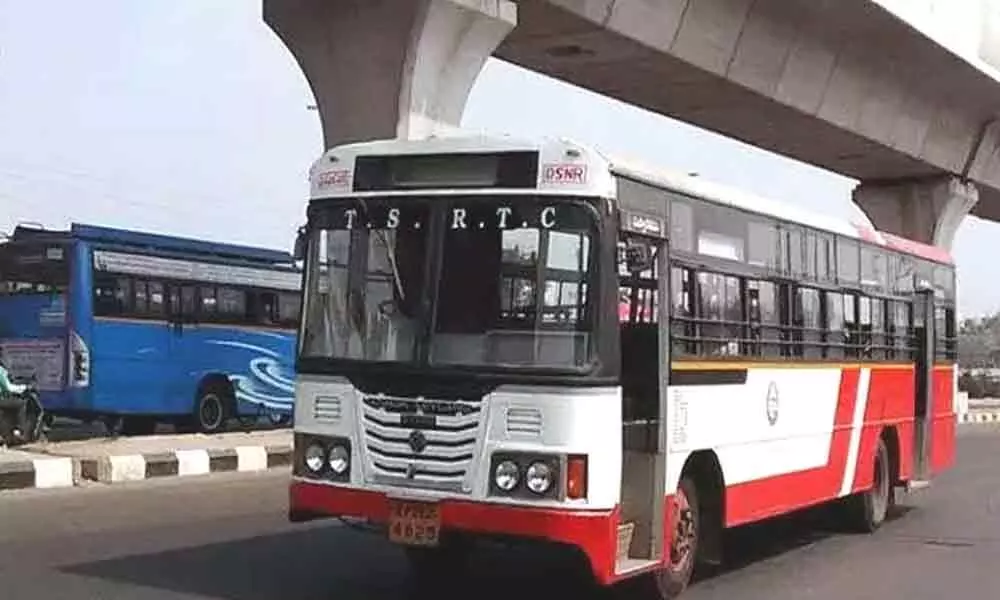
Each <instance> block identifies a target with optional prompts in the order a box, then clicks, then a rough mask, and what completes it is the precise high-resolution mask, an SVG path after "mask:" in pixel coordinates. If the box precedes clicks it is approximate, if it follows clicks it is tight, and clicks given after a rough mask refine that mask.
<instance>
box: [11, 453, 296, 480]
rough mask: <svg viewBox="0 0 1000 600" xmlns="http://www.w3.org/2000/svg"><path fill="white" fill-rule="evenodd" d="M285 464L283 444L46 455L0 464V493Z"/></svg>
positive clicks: (288, 458) (286, 455)
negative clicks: (97, 454) (87, 454)
mask: <svg viewBox="0 0 1000 600" xmlns="http://www.w3.org/2000/svg"><path fill="white" fill-rule="evenodd" d="M291 464H292V446H291V445H289V444H279V445H267V446H237V447H235V448H224V449H215V448H213V449H193V450H172V451H168V452H152V453H144V454H114V455H110V456H100V457H82V458H73V457H69V456H51V455H50V456H44V457H40V458H31V459H25V460H23V461H22V460H19V461H14V462H2V463H0V491H4V490H19V489H26V488H55V487H73V486H75V485H78V484H79V483H81V482H83V481H95V482H99V483H122V482H126V481H142V480H145V479H152V478H161V477H187V476H190V475H207V474H209V473H220V472H227V471H228V472H234V471H241V472H251V471H266V470H268V469H275V468H283V467H289V466H291Z"/></svg>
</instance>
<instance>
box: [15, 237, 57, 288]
mask: <svg viewBox="0 0 1000 600" xmlns="http://www.w3.org/2000/svg"><path fill="white" fill-rule="evenodd" d="M68 255H69V252H68V248H67V247H66V246H65V245H63V244H56V243H43V242H36V241H31V242H22V241H14V242H7V243H3V244H0V295H7V294H47V293H52V292H64V291H66V289H67V288H68V287H69V256H68Z"/></svg>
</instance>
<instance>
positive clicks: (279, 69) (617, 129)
mask: <svg viewBox="0 0 1000 600" xmlns="http://www.w3.org/2000/svg"><path fill="white" fill-rule="evenodd" d="M313 103H314V100H313V96H312V93H311V91H310V90H309V87H308V84H307V83H306V80H305V77H304V75H303V74H302V72H301V71H300V70H299V68H298V66H297V65H296V63H295V61H294V59H293V58H292V56H291V54H290V53H289V51H288V50H287V49H286V48H285V46H284V45H283V44H282V42H281V41H280V40H279V39H278V38H277V36H276V35H275V34H274V33H273V32H272V31H271V30H270V29H269V28H268V27H267V26H266V25H265V24H264V22H263V19H262V17H261V0H225V1H222V0H217V1H206V0H143V1H142V2H138V1H135V0H102V1H101V2H78V1H75V0H61V1H58V0H30V1H29V0H0V231H4V232H6V231H10V229H12V228H13V227H14V225H16V224H17V223H19V222H34V223H40V224H42V225H44V226H46V227H50V228H59V227H65V226H66V225H67V224H69V223H71V222H83V223H91V224H100V225H108V226H116V227H126V228H133V229H140V230H147V231H155V232H162V233H167V234H174V235H184V236H194V237H198V238H202V239H211V240H217V241H229V242H236V243H247V244H254V245H263V246H270V247H277V248H282V249H286V248H290V246H291V243H292V239H293V237H294V232H295V229H296V227H297V226H298V225H299V224H301V222H302V221H303V220H304V215H305V206H306V204H305V203H306V198H307V194H308V191H309V190H308V182H307V179H306V177H307V173H308V169H309V166H310V165H311V164H312V162H313V161H314V160H315V159H316V158H318V156H319V155H320V153H321V152H322V150H323V148H322V145H323V144H322V135H321V131H320V124H319V116H318V113H316V112H315V111H312V110H309V109H308V107H309V105H311V104H313ZM462 125H463V126H464V127H468V128H471V129H476V130H486V131H496V132H507V133H512V134H520V135H558V136H565V137H570V138H573V139H576V140H578V141H580V142H584V143H589V144H593V145H595V146H596V147H598V148H600V149H602V150H606V151H608V152H610V153H612V154H616V155H626V156H635V157H637V158H639V159H641V160H642V161H643V162H649V163H654V164H662V165H663V166H664V167H667V168H671V169H679V170H685V171H689V172H697V173H699V174H700V176H702V177H705V178H708V179H713V180H716V181H719V182H721V183H724V184H728V185H734V186H737V187H740V188H743V189H747V190H749V191H751V192H753V193H756V194H759V195H764V196H770V197H773V198H774V199H776V200H778V201H782V202H786V203H790V204H797V205H801V206H803V207H805V208H808V209H810V210H815V211H820V212H824V213H826V214H830V215H832V216H836V217H840V218H844V219H853V220H862V221H863V220H864V216H863V215H862V214H861V212H860V211H859V210H858V209H857V208H856V207H855V206H854V205H853V204H852V203H851V200H850V193H851V189H852V188H853V187H854V185H855V184H856V182H855V181H853V180H850V179H847V178H844V177H841V176H839V175H836V174H834V173H830V172H828V171H824V170H821V169H818V168H814V167H811V166H808V165H805V164H802V163H799V162H796V161H793V160H790V159H787V158H784V157H780V156H777V155H775V154H771V153H768V152H765V151H762V150H758V149H755V148H753V147H752V146H748V145H746V144H743V143H740V142H737V141H735V140H731V139H728V138H725V137H723V136H720V135H716V134H714V133H711V132H707V131H704V130H701V129H698V128H696V127H693V126H689V125H686V124H684V123H681V122H678V121H674V120H672V119H669V118H667V117H663V116H660V115H657V114H653V113H650V112H647V111H644V110H641V109H638V108H635V107H631V106H628V105H625V104H622V103H620V102H617V101H614V100H611V99H608V98H605V97H602V96H599V95H597V94H594V93H591V92H588V91H586V90H583V89H580V88H576V87H574V86H570V85H568V84H564V83H561V82H558V81H556V80H553V79H550V78H547V77H544V76H542V75H538V74H536V73H532V72H529V71H525V70H523V69H520V68H518V67H515V66H512V65H509V64H507V63H503V62H501V61H497V60H491V61H490V62H489V63H488V64H487V66H486V68H485V69H484V71H483V73H482V74H481V75H480V77H479V79H478V81H477V83H476V85H475V87H474V88H473V90H472V93H471V96H470V99H469V103H468V106H467V109H466V113H465V117H464V120H463V123H462ZM998 233H1000V225H998V224H993V223H989V222H985V221H982V220H979V219H976V218H968V219H966V221H965V222H964V223H963V225H962V227H961V229H960V231H959V233H958V235H957V238H956V241H955V246H954V248H953V253H954V255H955V257H956V261H957V264H958V271H959V303H960V316H963V317H965V316H976V315H979V314H983V313H985V312H991V311H995V310H1000V287H998V286H996V285H995V284H994V282H996V281H1000V261H997V260H996V259H995V257H994V256H992V252H993V251H995V250H991V248H996V243H995V242H994V241H993V240H994V238H995V237H996V236H997V234H998Z"/></svg>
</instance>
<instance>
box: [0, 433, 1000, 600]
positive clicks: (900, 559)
mask: <svg viewBox="0 0 1000 600" xmlns="http://www.w3.org/2000/svg"><path fill="white" fill-rule="evenodd" d="M962 431H963V433H962V437H961V438H960V441H959V461H960V462H959V466H958V467H957V468H956V469H955V470H954V471H952V472H950V473H949V474H948V475H947V476H944V477H941V478H940V479H938V480H937V481H936V482H935V485H934V486H933V487H932V488H931V489H929V490H926V491H923V492H920V493H919V494H918V495H917V496H915V497H911V498H909V499H907V500H906V503H907V505H909V506H910V507H913V508H912V509H911V510H909V511H907V512H906V513H905V514H903V515H902V516H900V517H899V518H897V519H895V520H894V521H892V522H891V523H888V524H887V525H886V526H885V527H884V528H883V529H882V530H881V531H879V532H878V533H877V534H875V535H874V536H857V535H845V534H842V533H837V532H833V531H830V530H829V529H824V528H823V527H822V521H821V519H820V518H819V517H821V515H819V516H816V515H805V516H800V517H796V518H793V519H784V520H780V521H777V522H773V523H769V524H767V525H765V526H756V527H754V528H751V529H747V530H743V531H740V532H737V533H736V534H735V535H734V536H732V540H731V541H732V544H733V545H732V548H733V553H732V557H731V564H730V565H729V566H728V567H727V569H726V570H724V571H723V572H721V573H718V574H714V575H712V576H710V577H708V578H706V579H703V580H701V581H699V582H698V583H696V584H695V585H694V586H693V587H692V588H691V589H690V590H689V592H688V593H687V594H686V595H685V598H686V599H690V600H705V599H710V598H713V599H714V598H719V599H726V600H730V599H732V598H740V600H765V599H766V600H808V599H823V600H840V599H845V600H846V599H851V600H860V599H865V598H873V599H875V598H877V599H878V600H894V599H897V598H898V599H906V600H924V599H926V600H940V599H941V598H955V599H956V600H957V599H964V598H987V597H993V596H994V595H995V593H996V590H998V589H1000V568H997V565H1000V511H998V509H1000V464H998V463H997V462H996V457H997V456H1000V426H995V425H982V426H980V425H976V426H967V427H963V428H962ZM286 481H287V475H285V474H282V473H280V472H279V473H274V472H270V473H260V474H249V475H247V474H231V475H230V474H226V475H213V476H207V477H204V478H201V479H198V480H184V479H171V480H165V481H159V482H157V481H150V482H140V483H136V484H120V485H116V486H101V485H93V486H89V487H85V488H77V489H65V490H25V491H20V492H7V493H4V494H2V495H0V598H4V599H7V598H10V599H11V600H21V599H25V600H34V599H36V598H37V599H39V600H41V599H45V600H55V599H59V598H67V599H69V598H72V599H73V600H79V599H81V598H101V599H104V600H115V599H122V600H125V599H127V600H153V599H164V600H165V599H173V600H176V599H182V598H183V599H194V598H201V599H205V598H212V599H221V600H264V599H276V600H295V599H309V600H312V599H316V600H319V599H322V600H349V599H355V598H357V599H359V600H361V599H364V600H383V599H385V600H390V599H391V600H396V599H402V598H413V597H416V596H417V594H418V592H417V591H415V590H413V589H412V588H411V586H410V585H409V579H408V574H407V570H406V565H405V563H404V562H403V560H402V557H401V555H400V553H399V552H398V550H396V549H394V548H392V547H390V546H388V545H387V544H385V543H383V542H382V541H381V540H380V539H378V538H375V537H373V536H371V535H367V534H363V533H357V532H354V531H352V530H349V529H347V528H344V527H341V526H339V525H335V524H333V523H314V524H309V525H291V524H288V523H286V522H285V518H284V508H285V487H284V485H285V482H286ZM561 568H562V567H561V566H560V565H555V566H554V567H552V568H550V567H549V565H544V566H543V565H539V563H538V560H537V556H535V555H531V554H526V553H518V554H517V555H516V556H513V557H512V556H509V555H505V554H502V553H497V552H495V551H490V550H487V551H483V552H481V553H479V554H477V556H476V561H475V563H474V567H473V568H472V570H471V571H470V572H469V573H468V574H467V577H466V578H465V579H463V581H465V582H467V585H472V586H475V587H474V588H473V589H474V590H475V591H474V592H472V593H471V594H470V593H468V592H467V593H464V594H460V595H458V594H456V597H463V598H466V599H468V598H476V599H484V600H488V599H492V598H497V599H499V598H505V599H509V598H517V599H518V600H534V599H535V598H538V599H542V598H545V599H546V600H551V598H552V594H553V593H555V592H557V591H559V592H561V593H560V594H559V595H560V596H562V597H566V598H570V597H572V598H575V599H587V598H600V597H602V596H601V595H599V594H597V593H594V592H593V591H592V590H590V589H589V588H587V587H586V586H583V585H576V586H570V587H563V588H562V589H561V590H560V589H559V588H556V589H555V590H554V589H552V588H553V587H554V586H555V585H556V578H558V577H559V576H560V573H559V571H560V569H561ZM449 595H450V594H449Z"/></svg>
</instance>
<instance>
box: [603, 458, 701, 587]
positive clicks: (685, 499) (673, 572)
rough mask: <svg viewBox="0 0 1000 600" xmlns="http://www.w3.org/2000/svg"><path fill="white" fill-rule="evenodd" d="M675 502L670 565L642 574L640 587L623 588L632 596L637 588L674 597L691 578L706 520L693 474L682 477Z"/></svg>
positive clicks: (638, 582) (669, 556) (639, 582)
mask: <svg viewBox="0 0 1000 600" xmlns="http://www.w3.org/2000/svg"><path fill="white" fill-rule="evenodd" d="M673 502H674V509H675V510H674V515H673V519H674V524H673V536H672V539H671V540H670V549H669V550H668V552H669V554H668V555H667V561H666V565H665V566H664V567H663V568H662V569H660V570H658V571H656V572H654V573H649V574H647V575H640V579H639V580H638V581H636V582H635V583H636V584H637V586H638V588H639V589H638V590H635V588H632V587H631V586H626V587H623V588H622V590H623V591H625V590H628V591H627V592H626V593H628V595H629V597H632V592H633V591H638V594H637V597H639V598H648V599H650V600H674V598H677V597H678V596H680V595H681V593H683V592H684V590H685V589H687V586H688V584H689V583H690V582H691V577H692V575H693V574H694V568H695V565H696V563H697V558H698V546H699V541H700V539H701V536H702V522H701V510H700V507H699V501H698V488H697V486H696V485H695V483H694V480H693V479H691V477H690V476H684V477H682V478H681V481H680V484H679V485H678V486H677V491H676V492H675V494H674V499H673Z"/></svg>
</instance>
